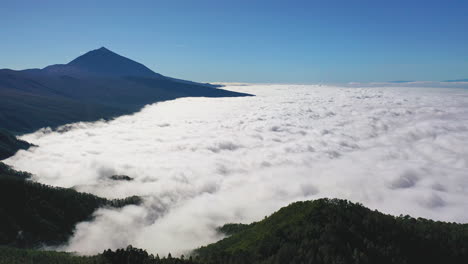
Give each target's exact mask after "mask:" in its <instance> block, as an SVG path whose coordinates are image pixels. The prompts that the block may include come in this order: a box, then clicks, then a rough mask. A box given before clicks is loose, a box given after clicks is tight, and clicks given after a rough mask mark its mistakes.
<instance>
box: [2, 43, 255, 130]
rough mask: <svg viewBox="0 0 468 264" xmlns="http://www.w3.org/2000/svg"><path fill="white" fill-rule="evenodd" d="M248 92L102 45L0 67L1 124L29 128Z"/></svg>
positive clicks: (14, 128) (5, 126) (91, 119)
mask: <svg viewBox="0 0 468 264" xmlns="http://www.w3.org/2000/svg"><path fill="white" fill-rule="evenodd" d="M188 96H203V97H235V96H248V94H243V93H236V92H231V91H227V90H222V89H219V86H215V85H211V84H207V83H196V82H191V81H186V80H179V79H176V78H171V77H167V76H163V75H161V74H159V73H156V72H154V71H152V70H150V69H149V68H147V67H146V66H144V65H143V64H141V63H138V62H135V61H133V60H131V59H128V58H125V57H123V56H121V55H118V54H116V53H114V52H112V51H110V50H108V49H106V48H104V47H102V48H100V49H96V50H93V51H90V52H88V53H86V54H84V55H82V56H80V57H78V58H76V59H74V60H72V61H71V62H69V63H68V64H56V65H51V66H47V67H45V68H44V69H28V70H21V71H15V70H10V69H2V70H0V128H4V129H7V130H10V131H11V132H14V133H27V132H32V131H35V130H37V129H39V128H42V127H57V126H60V125H64V124H66V123H71V122H77V121H95V120H98V119H101V118H104V119H109V118H112V117H116V116H119V115H123V114H129V113H132V112H135V111H138V110H139V109H141V107H143V106H144V105H146V104H150V103H154V102H159V101H164V100H172V99H176V98H180V97H188Z"/></svg>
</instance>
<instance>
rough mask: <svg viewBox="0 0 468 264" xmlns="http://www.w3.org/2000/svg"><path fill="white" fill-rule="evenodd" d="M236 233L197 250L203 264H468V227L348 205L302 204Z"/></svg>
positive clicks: (324, 201) (333, 202)
mask: <svg viewBox="0 0 468 264" xmlns="http://www.w3.org/2000/svg"><path fill="white" fill-rule="evenodd" d="M235 229H237V230H238V231H237V232H234V234H233V235H232V236H230V237H227V238H225V239H223V240H221V241H219V242H217V243H214V244H211V245H208V246H206V247H202V248H200V249H198V250H196V252H195V253H196V254H197V255H198V256H199V257H201V260H202V262H205V263H426V264H428V263H434V264H435V263H468V225H466V224H464V225H462V224H455V223H443V222H435V221H431V220H426V219H422V218H418V219H414V218H411V217H409V216H405V217H403V216H402V217H393V216H390V215H385V214H382V213H379V212H377V211H372V210H370V209H367V208H365V207H363V206H361V205H359V204H353V203H350V202H347V201H344V200H337V199H333V200H328V199H320V200H315V201H306V202H296V203H293V204H291V205H289V206H287V207H284V208H282V209H281V210H279V211H278V212H276V213H274V214H273V215H271V216H270V217H268V218H266V219H264V220H262V221H260V222H257V223H253V224H250V225H249V226H247V227H245V226H238V227H236V228H235ZM228 230H231V231H232V230H233V229H232V228H231V229H229V228H228ZM231 233H232V232H231Z"/></svg>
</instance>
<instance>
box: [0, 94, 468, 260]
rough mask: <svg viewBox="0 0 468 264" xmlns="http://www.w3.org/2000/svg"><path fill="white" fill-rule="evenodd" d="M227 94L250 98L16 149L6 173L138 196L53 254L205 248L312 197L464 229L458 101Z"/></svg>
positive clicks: (50, 135)
mask: <svg viewBox="0 0 468 264" xmlns="http://www.w3.org/2000/svg"><path fill="white" fill-rule="evenodd" d="M228 88H230V89H233V90H237V91H241V92H248V93H252V94H256V95H257V96H256V97H245V98H183V99H178V100H174V101H169V102H163V103H158V104H154V105H150V106H147V107H145V108H144V109H143V110H142V111H141V112H139V113H136V114H134V115H131V116H123V117H120V118H117V119H115V120H113V121H111V122H107V123H106V122H96V123H78V124H73V125H71V126H69V128H68V129H67V131H66V132H63V133H57V132H51V131H47V130H43V131H38V132H36V133H34V134H29V135H25V136H23V137H22V138H23V139H25V140H28V141H30V142H32V143H35V144H37V145H39V146H40V147H38V148H34V149H31V150H30V151H20V152H18V154H17V155H16V156H14V157H12V158H10V159H8V160H7V161H6V162H7V163H8V164H11V165H14V166H15V167H16V168H18V169H21V170H26V171H30V172H33V173H34V174H35V175H36V176H35V180H37V181H39V182H43V183H46V184H51V185H56V186H64V187H75V188H76V189H78V190H80V191H86V192H91V193H94V194H97V195H100V196H105V197H108V198H117V197H126V196H130V195H141V196H144V197H145V203H144V204H143V205H142V206H138V207H136V206H130V207H126V208H123V209H119V210H109V209H100V210H99V211H97V212H96V218H95V220H94V221H92V222H86V223H80V224H79V225H78V226H77V230H76V232H75V235H74V237H73V238H72V239H71V240H70V241H69V244H68V245H65V246H64V249H66V250H71V251H78V252H81V253H86V254H87V253H97V252H101V251H103V250H104V249H107V248H117V247H122V246H124V245H127V244H132V245H134V246H138V247H142V248H145V249H148V250H149V251H151V252H153V253H159V254H167V253H168V252H169V251H170V252H171V253H173V254H177V253H183V252H185V251H187V250H190V249H193V248H196V247H198V246H201V245H204V244H207V243H210V242H213V241H216V240H217V239H219V234H216V232H215V227H216V226H220V225H222V224H224V223H227V222H245V223H249V222H251V221H255V220H259V219H262V218H263V216H265V215H268V214H270V213H272V212H273V211H276V210H277V209H279V208H280V207H282V206H285V205H287V204H288V203H290V202H292V201H296V200H305V199H315V198H319V197H338V198H346V199H350V200H352V201H354V202H362V203H363V204H364V205H366V206H369V207H371V208H376V209H379V210H381V211H383V212H386V213H392V214H397V215H399V214H411V215H413V216H422V217H429V218H433V219H439V220H449V221H461V222H466V221H468V214H467V213H466V209H467V208H468V203H467V201H468V177H466V175H468V90H463V89H436V88H424V89H410V88H349V87H348V88H346V87H325V86H304V85H244V86H231V87H228ZM113 174H124V175H129V176H131V177H133V178H135V180H133V181H111V180H109V179H108V176H111V175H113Z"/></svg>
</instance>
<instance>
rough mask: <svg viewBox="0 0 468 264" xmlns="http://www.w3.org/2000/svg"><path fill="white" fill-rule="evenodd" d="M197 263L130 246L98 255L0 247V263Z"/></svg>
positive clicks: (188, 259) (189, 259) (190, 259)
mask: <svg viewBox="0 0 468 264" xmlns="http://www.w3.org/2000/svg"><path fill="white" fill-rule="evenodd" d="M55 263H57V264H197V263H199V262H196V261H194V260H192V258H190V257H189V258H187V259H185V258H184V257H181V258H173V257H172V256H171V255H170V254H169V255H168V256H167V257H162V258H160V257H159V256H158V255H156V256H154V255H152V254H148V253H147V252H146V251H145V250H142V249H138V248H134V247H132V246H128V247H127V248H126V249H118V250H116V251H112V250H105V251H104V252H103V253H102V254H99V255H96V256H76V255H73V254H71V253H65V252H56V251H39V250H31V249H17V248H8V247H0V264H55Z"/></svg>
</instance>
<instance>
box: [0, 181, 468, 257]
mask: <svg viewBox="0 0 468 264" xmlns="http://www.w3.org/2000/svg"><path fill="white" fill-rule="evenodd" d="M17 181H18V180H17ZM84 200H86V199H84ZM219 230H220V231H221V232H224V233H227V234H231V236H229V237H227V238H225V239H223V240H221V241H219V242H217V243H214V244H211V245H208V246H206V247H202V248H199V249H197V250H195V251H194V252H193V257H192V256H190V257H188V258H186V257H184V256H181V257H180V258H174V257H172V256H171V255H170V254H169V255H168V256H167V257H162V258H160V257H159V256H158V255H156V256H154V255H152V254H148V252H146V251H145V250H143V249H137V248H133V247H132V246H128V247H127V248H126V249H118V250H115V251H113V250H105V251H104V252H103V253H102V254H98V255H96V256H88V257H83V256H75V255H73V254H70V253H63V252H54V251H38V250H31V249H17V248H11V247H0V264H3V263H8V264H17V263H18V264H19V263H26V264H28V263H31V264H32V263H34V264H41V263H62V264H67V263H73V264H74V263H82V264H91V263H93V264H150V263H152V264H197V263H200V264H201V263H203V264H212V263H217V264H236V263H243V264H248V263H265V264H267V263H307V264H308V263H314V264H315V263H317V264H320V263H326V264H338V263H346V264H348V263H355V264H357V263H384V264H385V263H399V264H400V263H406V264H412V263H425V264H427V263H429V264H431V263H447V264H452V263H453V264H455V263H456V264H458V263H468V225H466V224H456V223H446V222H436V221H431V220H427V219H422V218H417V219H416V218H412V217H410V216H399V217H394V216H390V215H385V214H382V213H380V212H377V211H372V210H370V209H368V208H365V207H363V206H362V205H360V204H354V203H351V202H348V201H345V200H338V199H319V200H315V201H306V202H296V203H293V204H291V205H289V206H287V207H284V208H282V209H280V210H279V211H278V212H276V213H274V214H272V215H271V216H269V217H267V218H265V219H264V220H262V221H260V222H255V223H252V224H250V225H244V224H227V225H225V226H223V227H221V228H220V229H219ZM155 239H157V238H155Z"/></svg>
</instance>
